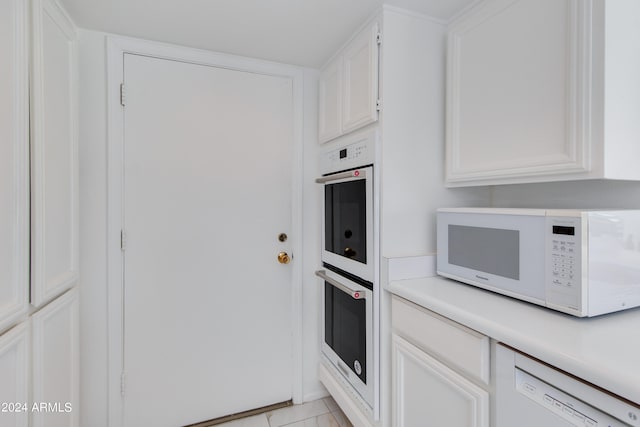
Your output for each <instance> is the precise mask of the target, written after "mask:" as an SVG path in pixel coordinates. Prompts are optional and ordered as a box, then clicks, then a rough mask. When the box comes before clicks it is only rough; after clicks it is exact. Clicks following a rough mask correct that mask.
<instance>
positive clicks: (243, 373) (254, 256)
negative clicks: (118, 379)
mask: <svg viewBox="0 0 640 427" xmlns="http://www.w3.org/2000/svg"><path fill="white" fill-rule="evenodd" d="M124 77H125V87H126V105H125V107H124V129H125V131H124V198H123V203H124V228H125V235H126V247H125V251H124V310H123V312H124V359H123V363H124V371H125V392H124V401H123V405H124V409H123V410H124V425H125V426H127V427H134V426H136V427H137V426H143V425H145V426H154V427H162V426H168V427H169V426H171V427H175V426H183V425H187V424H191V423H196V422H200V421H204V420H208V419H212V418H217V417H220V416H224V415H228V414H232V413H236V412H240V411H245V410H249V409H253V408H257V407H261V406H265V405H269V404H273V403H277V402H282V401H286V400H289V399H291V396H292V372H293V369H292V322H291V319H292V309H291V301H292V297H291V295H292V294H291V277H292V274H291V269H292V266H291V265H284V264H280V263H278V260H277V255H278V252H280V251H286V250H288V249H289V248H290V242H291V239H289V240H288V241H286V242H284V243H283V242H281V241H279V239H278V235H279V233H290V230H291V219H292V218H291V196H292V176H293V174H292V155H291V152H292V144H293V135H294V131H293V129H294V127H293V121H294V120H293V116H294V115H293V85H292V79H291V78H285V77H278V76H272V75H264V74H257V73H249V72H243V71H235V70H230V69H226V68H218V67H213V66H205V65H195V64H190V63H185V62H178V61H171V60H165V59H158V58H152V57H146V56H138V55H132V54H126V55H125V59H124Z"/></svg>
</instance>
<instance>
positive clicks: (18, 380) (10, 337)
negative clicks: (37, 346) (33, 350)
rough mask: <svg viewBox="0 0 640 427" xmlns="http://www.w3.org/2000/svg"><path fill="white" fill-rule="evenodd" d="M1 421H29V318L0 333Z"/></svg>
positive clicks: (11, 425)
mask: <svg viewBox="0 0 640 427" xmlns="http://www.w3.org/2000/svg"><path fill="white" fill-rule="evenodd" d="M0 378H1V379H2V381H1V382H0V405H1V406H0V425H1V426H3V427H27V426H28V425H29V413H30V409H31V407H30V405H29V386H28V384H29V322H28V321H26V322H23V323H21V324H19V325H18V326H15V327H14V328H13V329H11V330H10V331H9V332H6V333H5V334H4V335H0Z"/></svg>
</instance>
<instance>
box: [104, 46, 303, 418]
mask: <svg viewBox="0 0 640 427" xmlns="http://www.w3.org/2000/svg"><path fill="white" fill-rule="evenodd" d="M106 49H107V132H108V135H107V162H108V163H107V187H108V188H107V287H108V289H107V307H108V309H107V310H108V315H107V325H108V326H107V336H108V337H107V342H108V354H107V360H108V362H107V364H108V380H107V381H108V394H107V402H108V403H107V404H108V425H109V427H121V426H122V425H123V423H124V408H123V394H122V384H123V378H122V375H121V373H122V372H123V362H124V345H123V344H124V321H123V315H124V309H123V304H124V283H123V279H124V265H123V253H122V250H121V236H120V232H121V230H122V228H123V220H124V217H123V196H124V182H123V179H122V177H123V169H124V162H123V160H124V159H123V156H124V109H123V107H122V105H121V103H120V102H121V101H120V84H121V83H122V82H123V81H124V55H125V54H136V55H144V56H149V57H153V58H159V59H166V60H172V61H180V62H186V63H191V64H196V65H205V66H213V67H219V68H226V69H230V70H237V71H245V72H252V73H257V74H263V75H271V76H278V77H287V78H290V79H291V81H292V84H293V120H292V121H293V132H294V134H293V147H292V149H293V152H292V176H291V180H292V195H291V205H292V206H291V219H292V221H291V234H292V235H293V236H294V238H292V239H291V245H292V246H291V251H292V254H295V255H299V257H298V261H297V262H293V263H291V267H292V274H291V286H292V292H291V321H292V348H291V351H292V361H293V363H292V382H293V383H292V384H291V393H292V399H293V402H294V403H302V400H303V394H302V390H303V386H302V384H303V373H302V358H303V349H302V317H303V316H302V257H301V254H302V229H303V217H302V201H303V199H302V182H303V166H302V165H303V77H304V73H303V70H302V69H301V68H299V67H295V66H291V65H285V64H279V63H274V62H268V61H262V60H257V59H252V58H246V57H241V56H235V55H229V54H222V53H216V52H210V51H205V50H200V49H193V48H187V47H182V46H176V45H170V44H165V43H160V42H153V41H147V40H140V39H135V38H130V37H121V36H106ZM125 99H126V96H125ZM274 262H275V258H274Z"/></svg>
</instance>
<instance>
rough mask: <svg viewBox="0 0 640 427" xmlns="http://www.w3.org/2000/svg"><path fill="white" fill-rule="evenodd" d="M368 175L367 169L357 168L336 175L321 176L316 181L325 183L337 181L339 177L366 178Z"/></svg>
mask: <svg viewBox="0 0 640 427" xmlns="http://www.w3.org/2000/svg"><path fill="white" fill-rule="evenodd" d="M366 176H367V173H366V171H365V170H361V169H356V170H352V171H348V172H340V173H336V174H334V175H329V176H323V177H320V178H316V182H317V183H318V184H324V183H327V182H330V181H337V180H339V179H345V178H365V177H366Z"/></svg>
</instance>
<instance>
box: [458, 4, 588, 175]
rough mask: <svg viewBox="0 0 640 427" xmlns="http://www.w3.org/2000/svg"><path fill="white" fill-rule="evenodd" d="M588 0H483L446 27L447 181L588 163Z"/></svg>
mask: <svg viewBox="0 0 640 427" xmlns="http://www.w3.org/2000/svg"><path fill="white" fill-rule="evenodd" d="M589 4H590V2H586V1H585V2H582V1H578V0H490V1H486V2H482V3H481V4H480V5H479V6H478V7H476V8H474V9H472V10H471V11H470V12H468V13H467V14H466V15H464V16H463V17H461V18H460V19H458V20H457V21H456V22H454V23H453V24H452V25H451V26H450V28H449V34H448V35H449V37H448V40H449V42H448V43H449V46H448V71H447V73H448V75H447V84H448V88H447V98H448V99H447V181H448V183H455V182H459V181H483V180H484V181H485V183H489V184H491V183H501V182H505V183H508V182H517V181H504V180H503V181H500V180H501V179H505V178H518V177H531V176H538V177H539V176H544V175H552V174H556V175H557V174H577V173H586V172H588V171H589V170H590V167H591V166H590V159H589V153H590V150H589V146H590V143H591V139H590V138H591V132H590V131H589V129H590V126H589V125H590V120H589V101H590V96H589V90H590V89H589V86H588V84H589V82H590V74H589V73H590V69H591V67H590V62H591V57H590V55H591V54H590V50H589V48H590V44H589V34H590V28H589V25H590V24H589V22H590V21H589V20H588V19H587V18H585V16H587V15H589V14H588V12H589V11H588V10H587V8H588V7H589ZM583 15H584V16H583Z"/></svg>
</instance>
